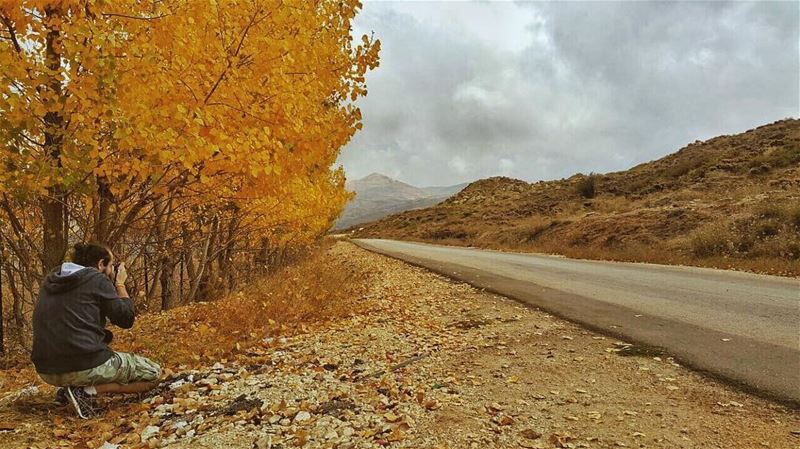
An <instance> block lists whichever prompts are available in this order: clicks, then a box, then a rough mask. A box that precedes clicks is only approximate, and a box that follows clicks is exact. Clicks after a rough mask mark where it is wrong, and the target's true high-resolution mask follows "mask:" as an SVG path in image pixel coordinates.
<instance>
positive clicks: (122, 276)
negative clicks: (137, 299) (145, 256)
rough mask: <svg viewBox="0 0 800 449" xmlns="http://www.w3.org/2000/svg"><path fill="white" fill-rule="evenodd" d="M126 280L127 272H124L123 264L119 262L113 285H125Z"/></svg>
mask: <svg viewBox="0 0 800 449" xmlns="http://www.w3.org/2000/svg"><path fill="white" fill-rule="evenodd" d="M127 280H128V272H127V271H126V270H125V262H120V263H119V265H117V271H116V274H115V275H114V283H115V284H116V285H123V286H124V285H125V281H127Z"/></svg>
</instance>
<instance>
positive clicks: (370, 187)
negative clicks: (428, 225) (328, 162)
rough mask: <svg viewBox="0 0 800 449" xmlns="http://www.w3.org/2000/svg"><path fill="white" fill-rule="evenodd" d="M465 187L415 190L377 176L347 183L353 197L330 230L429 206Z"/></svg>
mask: <svg viewBox="0 0 800 449" xmlns="http://www.w3.org/2000/svg"><path fill="white" fill-rule="evenodd" d="M468 184H469V183H464V184H457V185H453V186H432V187H416V186H412V185H410V184H406V183H404V182H402V181H398V180H396V179H392V178H390V177H388V176H386V175H383V174H380V173H372V174H370V175H368V176H365V177H364V178H361V179H356V180H352V181H347V184H346V187H347V190H350V191H353V192H355V193H356V197H355V198H354V199H353V200H352V201H350V203H348V204H347V206H346V207H345V209H344V211H343V212H342V215H341V217H339V220H337V222H336V224H335V225H334V230H342V229H347V228H350V227H353V226H356V225H358V224H361V223H367V222H370V221H375V220H379V219H381V218H383V217H386V216H387V215H391V214H396V213H398V212H404V211H407V210H411V209H419V208H421V207H429V206H433V205H435V204H438V203H439V202H441V201H443V200H445V199H447V198H449V197H450V196H452V195H453V194H455V193H458V192H459V191H461V189H463V188H464V187H466V186H467V185H468Z"/></svg>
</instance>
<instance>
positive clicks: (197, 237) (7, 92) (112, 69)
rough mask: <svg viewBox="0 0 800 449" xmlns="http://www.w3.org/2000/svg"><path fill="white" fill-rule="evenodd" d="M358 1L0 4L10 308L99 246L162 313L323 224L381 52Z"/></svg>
mask: <svg viewBox="0 0 800 449" xmlns="http://www.w3.org/2000/svg"><path fill="white" fill-rule="evenodd" d="M360 7H361V5H360V2H359V1H356V0H337V1H331V0H317V1H307V0H306V1H301V0H277V1H258V0H217V1H214V0H210V1H193V0H177V1H170V2H164V1H157V0H153V1H142V0H120V1H113V2H112V1H104V0H22V1H9V0H0V217H2V218H0V220H2V221H1V222H0V240H2V241H3V242H5V244H6V248H7V249H8V251H7V253H6V254H5V255H3V257H5V259H6V260H8V262H7V263H5V264H4V265H3V266H4V267H5V269H4V270H3V276H4V277H5V280H6V284H5V285H7V286H8V289H9V291H11V292H12V295H13V297H14V301H15V304H16V303H19V304H20V305H19V307H18V308H19V310H20V311H21V312H20V313H22V314H24V310H25V309H26V306H25V302H26V301H28V302H29V301H31V300H32V298H34V297H35V295H34V292H33V288H34V287H33V286H34V285H35V284H36V281H37V280H38V279H39V277H40V276H41V274H42V273H43V272H45V271H47V270H48V269H50V268H51V267H54V266H56V265H58V264H59V263H60V262H61V261H62V260H63V258H64V256H65V252H66V249H67V248H68V246H69V243H72V242H75V241H84V240H89V239H94V240H100V241H107V242H109V243H110V244H111V245H112V246H114V247H115V250H116V251H117V252H118V253H120V254H122V255H123V256H126V260H127V262H128V264H129V265H131V266H132V268H133V271H134V272H137V271H138V272H139V274H141V276H138V277H136V278H137V279H140V280H139V281H137V283H138V284H140V285H137V286H135V287H137V288H138V291H139V292H140V293H141V294H144V295H147V296H148V297H151V298H154V297H156V295H157V294H160V296H161V306H162V307H168V306H169V305H170V303H171V301H173V300H174V298H178V300H181V301H184V300H191V299H194V298H196V297H198V295H200V294H201V293H203V292H204V291H208V289H210V288H212V287H214V286H216V287H220V286H222V288H223V289H227V288H230V287H231V286H232V285H233V283H234V281H235V275H234V274H233V273H232V271H231V270H232V263H231V261H234V260H240V261H244V260H247V261H249V263H254V262H259V263H263V257H262V258H259V257H256V256H255V255H256V254H261V255H263V254H264V252H265V251H267V252H269V251H276V250H280V251H285V250H286V248H287V247H288V246H294V247H299V246H302V245H304V244H307V243H308V242H310V241H312V240H313V239H315V238H317V237H319V236H320V235H321V234H323V233H324V232H326V231H327V229H328V228H329V227H330V226H331V224H332V222H333V220H334V219H335V218H336V216H337V215H338V214H339V212H340V211H341V208H342V207H343V205H344V203H345V202H346V201H347V199H348V193H347V192H346V191H345V189H344V175H343V173H342V172H341V171H340V170H338V171H334V170H332V165H333V164H334V162H335V160H336V158H337V156H338V153H339V151H340V149H341V147H342V146H343V145H344V144H345V143H346V142H347V141H348V140H349V139H350V138H351V137H352V135H353V133H354V132H355V131H356V130H357V129H359V128H360V126H361V124H360V121H361V115H360V112H359V110H358V108H356V107H355V105H354V101H355V100H356V99H357V98H358V97H359V96H362V95H365V94H366V92H367V91H366V86H365V79H364V75H365V73H366V72H367V71H368V70H370V69H372V68H374V67H376V66H377V64H378V52H379V49H380V42H379V41H378V40H375V39H372V38H370V37H367V36H364V37H363V38H362V39H361V40H360V41H359V42H355V43H354V42H353V38H352V37H351V22H352V20H353V18H354V17H355V15H356V14H357V12H358V11H359V9H360ZM265 247H266V248H267V249H265ZM176 279H177V280H178V281H176ZM176 284H177V285H178V287H177V289H178V290H180V291H178V292H176V291H173V290H175V289H174V288H173V286H174V285H176ZM20 321H21V322H24V319H20Z"/></svg>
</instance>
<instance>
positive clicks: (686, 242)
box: [350, 119, 800, 276]
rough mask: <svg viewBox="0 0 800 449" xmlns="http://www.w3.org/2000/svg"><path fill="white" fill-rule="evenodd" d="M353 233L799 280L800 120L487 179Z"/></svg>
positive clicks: (358, 235)
mask: <svg viewBox="0 0 800 449" xmlns="http://www.w3.org/2000/svg"><path fill="white" fill-rule="evenodd" d="M592 186H593V189H592V188H589V187H592ZM592 190H594V192H592ZM350 233H351V235H352V236H354V237H371V238H375V237H379V238H394V239H402V240H416V241H426V242H431V243H444V244H454V245H469V246H478V247H486V248H493V249H510V250H519V251H541V252H551V253H559V254H564V255H568V256H574V257H583V258H594V259H611V260H627V261H641V262H656V263H674V264H675V263H676V264H690V265H699V266H710V267H718V268H733V269H743V270H750V271H757V272H763V273H770V274H778V275H789V276H797V275H800V120H794V119H792V120H783V121H779V122H775V123H773V124H770V125H765V126H762V127H759V128H757V129H754V130H750V131H747V132H745V133H742V134H737V135H732V136H720V137H716V138H713V139H710V140H708V141H705V142H699V141H698V142H695V143H692V144H689V145H688V146H686V147H684V148H682V149H680V150H679V151H677V152H676V153H674V154H671V155H669V156H667V157H664V158H662V159H659V160H657V161H653V162H649V163H646V164H642V165H639V166H636V167H633V168H631V169H629V170H626V171H622V172H616V173H608V174H605V175H593V176H585V175H581V174H579V175H575V176H573V177H571V178H569V179H562V180H557V181H548V182H537V183H533V184H530V183H527V182H524V181H520V180H516V179H509V178H488V179H483V180H479V181H476V182H474V183H472V184H470V185H469V186H468V187H466V188H465V189H464V190H462V191H461V192H460V193H458V194H456V195H455V196H453V197H451V198H449V199H447V200H446V201H444V202H442V203H440V204H438V205H436V206H432V207H429V208H425V209H418V210H412V211H407V212H403V213H400V214H396V215H392V216H390V217H387V218H384V219H382V220H380V221H377V222H374V223H371V224H367V225H360V226H359V227H358V228H355V229H351V230H350Z"/></svg>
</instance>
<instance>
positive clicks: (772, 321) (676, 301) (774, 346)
mask: <svg viewBox="0 0 800 449" xmlns="http://www.w3.org/2000/svg"><path fill="white" fill-rule="evenodd" d="M353 242H354V243H356V244H357V245H359V246H361V247H363V248H365V249H368V250H371V251H375V252H378V253H381V254H385V255H388V256H392V257H395V258H398V259H401V260H404V261H406V262H410V263H412V264H415V265H419V266H422V267H425V268H428V269H431V270H433V271H436V272H438V273H440V274H444V275H446V276H449V277H452V278H456V279H460V280H463V281H465V282H468V283H470V284H472V285H474V286H476V287H481V288H485V289H486V290H489V291H493V292H496V293H499V294H502V295H505V296H509V297H512V298H515V299H517V300H519V301H523V302H525V303H528V304H530V305H533V306H537V307H540V308H542V309H544V310H547V311H549V312H551V313H554V314H556V315H559V316H562V317H564V318H567V319H569V320H572V321H576V322H579V323H581V324H584V325H586V326H587V327H590V328H593V329H596V330H600V331H602V332H605V333H608V334H612V335H615V336H618V337H619V338H623V339H627V340H630V341H632V342H635V343H639V344H640V345H642V347H643V348H646V349H648V350H649V351H658V350H663V351H664V352H665V353H667V354H669V355H672V356H674V357H676V358H677V359H678V360H679V361H680V362H682V363H684V364H685V365H688V366H690V367H692V368H694V369H697V370H700V371H704V372H706V373H708V374H711V375H713V376H715V377H718V378H721V379H724V380H727V381H729V382H732V383H734V384H737V385H738V386H740V387H742V388H744V389H747V390H751V391H753V392H756V393H760V394H761V395H764V396H768V397H771V398H773V399H778V400H781V401H784V402H789V403H791V404H794V405H795V406H800V280H798V279H796V278H781V277H776V276H762V275H756V274H750V273H741V272H735V271H725V270H712V269H707V268H693V267H677V266H664V265H651V264H636V263H618V262H601V261H589V260H575V259H567V258H564V257H558V256H548V255H540V254H527V253H511V252H501V251H493V250H482V249H474V248H464V247H452V246H440V245H431V244H425V243H412V242H401V241H395V240H377V239H355V240H353Z"/></svg>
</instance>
